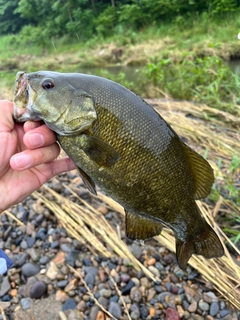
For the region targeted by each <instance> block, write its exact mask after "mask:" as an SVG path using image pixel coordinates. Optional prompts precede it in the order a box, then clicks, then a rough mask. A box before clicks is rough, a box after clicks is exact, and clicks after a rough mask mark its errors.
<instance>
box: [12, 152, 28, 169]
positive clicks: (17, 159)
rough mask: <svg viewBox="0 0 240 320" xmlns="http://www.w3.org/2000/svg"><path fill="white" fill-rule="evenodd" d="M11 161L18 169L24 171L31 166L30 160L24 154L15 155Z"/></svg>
mask: <svg viewBox="0 0 240 320" xmlns="http://www.w3.org/2000/svg"><path fill="white" fill-rule="evenodd" d="M13 161H14V163H15V165H16V166H17V167H18V168H19V169H25V168H28V167H29V166H30V165H31V162H32V158H31V157H29V156H28V155H26V154H24V155H23V154H21V155H15V156H14V158H13Z"/></svg>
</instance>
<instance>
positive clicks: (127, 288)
mask: <svg viewBox="0 0 240 320" xmlns="http://www.w3.org/2000/svg"><path fill="white" fill-rule="evenodd" d="M134 286H135V283H134V282H133V281H132V280H130V281H129V282H128V284H127V285H126V286H125V287H123V288H122V290H121V291H122V295H127V294H129V293H130V290H131V289H132V287H134Z"/></svg>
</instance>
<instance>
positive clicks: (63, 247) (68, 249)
mask: <svg viewBox="0 0 240 320" xmlns="http://www.w3.org/2000/svg"><path fill="white" fill-rule="evenodd" d="M72 249H73V247H72V244H71V243H63V244H62V245H61V250H62V251H63V252H66V253H69V252H71V250H72Z"/></svg>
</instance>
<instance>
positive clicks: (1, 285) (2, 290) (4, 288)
mask: <svg viewBox="0 0 240 320" xmlns="http://www.w3.org/2000/svg"><path fill="white" fill-rule="evenodd" d="M10 289H11V285H10V283H9V281H8V277H3V279H2V281H1V282H0V297H3V296H4V295H5V294H6V293H8V291H10Z"/></svg>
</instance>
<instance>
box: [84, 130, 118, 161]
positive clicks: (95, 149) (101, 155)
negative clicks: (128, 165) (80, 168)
mask: <svg viewBox="0 0 240 320" xmlns="http://www.w3.org/2000/svg"><path fill="white" fill-rule="evenodd" d="M82 141H83V143H82V145H81V148H82V149H83V151H84V152H85V153H86V154H87V155H88V156H89V158H90V159H91V160H92V161H95V162H96V163H97V164H98V165H99V166H101V167H111V166H112V165H114V164H115V163H116V162H117V161H118V160H119V158H120V156H119V154H118V152H117V151H116V150H115V149H114V148H113V147H111V146H110V145H109V144H107V143H106V142H104V141H102V140H100V139H98V138H96V137H94V136H89V135H86V134H84V135H82Z"/></svg>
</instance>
